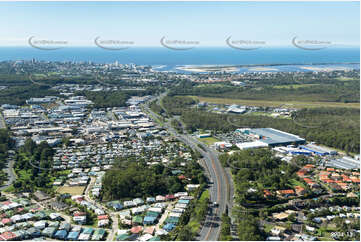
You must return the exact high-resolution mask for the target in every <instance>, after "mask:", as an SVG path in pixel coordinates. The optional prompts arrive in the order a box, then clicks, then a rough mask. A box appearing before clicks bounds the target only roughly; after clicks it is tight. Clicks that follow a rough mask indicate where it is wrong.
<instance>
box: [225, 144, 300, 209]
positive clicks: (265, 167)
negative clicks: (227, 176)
mask: <svg viewBox="0 0 361 242" xmlns="http://www.w3.org/2000/svg"><path fill="white" fill-rule="evenodd" d="M220 160H221V162H222V164H223V165H224V166H226V167H227V166H229V167H231V170H232V174H233V176H234V180H235V192H236V201H237V203H239V204H241V205H242V206H252V204H255V203H262V202H264V201H265V198H264V196H263V190H264V189H270V190H279V189H288V188H292V185H290V184H289V181H290V179H291V178H293V177H295V175H294V173H295V172H296V171H297V170H298V169H299V168H298V167H297V165H294V164H288V163H286V162H284V161H281V160H280V158H277V157H275V156H273V154H272V152H271V151H270V150H268V149H250V150H244V151H240V152H237V153H234V154H233V155H231V156H229V155H227V154H225V155H221V156H220ZM281 171H282V172H281ZM250 188H252V189H254V191H252V192H250V190H249V189H250Z"/></svg>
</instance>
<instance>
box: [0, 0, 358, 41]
mask: <svg viewBox="0 0 361 242" xmlns="http://www.w3.org/2000/svg"><path fill="white" fill-rule="evenodd" d="M0 21H1V24H0V46H27V45H28V39H29V38H30V37H31V36H34V37H35V38H38V39H47V40H56V41H58V40H60V41H67V43H68V44H69V45H70V46H94V39H95V38H96V37H98V36H99V37H100V38H101V39H111V40H122V41H131V42H133V43H134V45H136V46H160V39H161V38H162V37H166V38H167V39H172V40H186V41H197V42H199V45H200V46H225V40H226V39H227V38H228V37H230V36H232V39H240V40H251V41H264V42H265V43H266V44H267V45H270V46H289V45H290V44H291V40H292V38H293V37H296V36H297V37H298V38H299V39H304V40H318V41H329V42H331V43H332V44H336V45H353V46H359V42H360V3H359V2H132V3H129V2H0Z"/></svg>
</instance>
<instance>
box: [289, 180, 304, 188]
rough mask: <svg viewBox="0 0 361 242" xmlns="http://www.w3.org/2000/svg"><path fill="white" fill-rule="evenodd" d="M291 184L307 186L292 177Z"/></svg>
mask: <svg viewBox="0 0 361 242" xmlns="http://www.w3.org/2000/svg"><path fill="white" fill-rule="evenodd" d="M290 184H291V185H292V186H300V187H303V188H306V186H305V185H304V184H303V183H302V182H300V181H297V180H296V179H291V180H290Z"/></svg>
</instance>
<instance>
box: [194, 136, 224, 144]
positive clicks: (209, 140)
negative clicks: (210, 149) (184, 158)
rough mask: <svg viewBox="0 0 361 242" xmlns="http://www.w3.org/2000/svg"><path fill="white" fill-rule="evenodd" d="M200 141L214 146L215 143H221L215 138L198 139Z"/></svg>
mask: <svg viewBox="0 0 361 242" xmlns="http://www.w3.org/2000/svg"><path fill="white" fill-rule="evenodd" d="M198 140H199V141H201V142H203V143H205V144H206V145H213V144H214V143H215V142H219V140H218V139H216V138H213V137H207V138H198Z"/></svg>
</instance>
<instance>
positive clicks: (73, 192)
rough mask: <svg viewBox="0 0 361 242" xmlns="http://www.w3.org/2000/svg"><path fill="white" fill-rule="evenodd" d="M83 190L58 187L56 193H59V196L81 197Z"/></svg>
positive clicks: (81, 187) (80, 188)
mask: <svg viewBox="0 0 361 242" xmlns="http://www.w3.org/2000/svg"><path fill="white" fill-rule="evenodd" d="M84 190H85V187H84V186H74V187H66V186H62V187H59V188H58V190H57V191H56V192H58V193H61V194H64V193H69V194H71V195H82V194H83V192H84Z"/></svg>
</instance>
